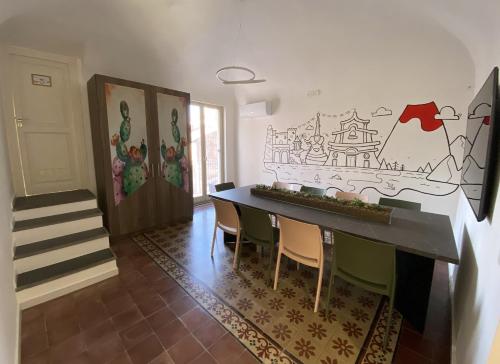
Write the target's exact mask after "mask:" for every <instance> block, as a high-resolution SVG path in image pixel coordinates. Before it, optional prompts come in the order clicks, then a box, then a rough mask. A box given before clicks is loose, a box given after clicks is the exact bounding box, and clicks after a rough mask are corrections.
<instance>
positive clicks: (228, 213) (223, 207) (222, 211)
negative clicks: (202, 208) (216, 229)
mask: <svg viewBox="0 0 500 364" xmlns="http://www.w3.org/2000/svg"><path fill="white" fill-rule="evenodd" d="M212 202H213V204H214V207H215V219H216V221H217V223H219V224H220V225H223V226H224V227H228V228H230V229H237V228H238V226H239V219H238V212H237V211H236V208H235V207H234V205H233V204H232V203H231V202H227V201H223V200H219V199H217V198H213V199H212Z"/></svg>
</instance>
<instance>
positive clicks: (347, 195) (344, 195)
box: [335, 191, 368, 202]
mask: <svg viewBox="0 0 500 364" xmlns="http://www.w3.org/2000/svg"><path fill="white" fill-rule="evenodd" d="M335 198H337V199H339V200H347V201H352V200H361V201H363V202H368V196H366V195H362V194H360V193H354V192H342V191H337V193H335Z"/></svg>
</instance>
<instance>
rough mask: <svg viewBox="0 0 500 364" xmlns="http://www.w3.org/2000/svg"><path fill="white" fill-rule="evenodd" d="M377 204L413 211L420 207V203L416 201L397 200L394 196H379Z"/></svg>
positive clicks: (418, 209)
mask: <svg viewBox="0 0 500 364" xmlns="http://www.w3.org/2000/svg"><path fill="white" fill-rule="evenodd" d="M378 204H379V205H384V206H390V207H399V208H401V209H408V210H413V211H420V209H421V208H422V204H420V203H418V202H411V201H405V200H398V199H396V198H386V197H381V198H380V199H379V200H378Z"/></svg>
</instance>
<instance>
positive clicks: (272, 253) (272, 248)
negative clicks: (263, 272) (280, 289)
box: [267, 244, 274, 280]
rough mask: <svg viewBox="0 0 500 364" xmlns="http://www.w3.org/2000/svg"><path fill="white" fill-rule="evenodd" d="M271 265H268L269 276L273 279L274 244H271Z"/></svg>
mask: <svg viewBox="0 0 500 364" xmlns="http://www.w3.org/2000/svg"><path fill="white" fill-rule="evenodd" d="M269 249H270V251H269V265H268V267H267V275H268V276H269V280H272V279H273V271H272V267H273V258H274V244H271V245H270V246H269Z"/></svg>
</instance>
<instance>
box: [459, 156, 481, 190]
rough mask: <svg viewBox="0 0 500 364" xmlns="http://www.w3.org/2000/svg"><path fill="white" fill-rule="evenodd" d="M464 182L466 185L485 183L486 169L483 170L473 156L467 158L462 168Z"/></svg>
mask: <svg viewBox="0 0 500 364" xmlns="http://www.w3.org/2000/svg"><path fill="white" fill-rule="evenodd" d="M462 169H463V171H462V182H463V183H465V184H481V183H483V173H484V169H483V168H481V167H480V166H479V165H478V164H477V162H476V161H475V160H474V158H473V157H472V156H471V155H468V156H467V157H465V160H464V165H463V166H462Z"/></svg>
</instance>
